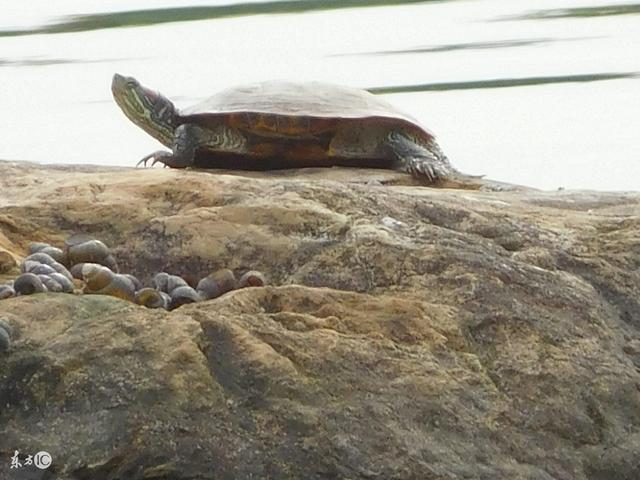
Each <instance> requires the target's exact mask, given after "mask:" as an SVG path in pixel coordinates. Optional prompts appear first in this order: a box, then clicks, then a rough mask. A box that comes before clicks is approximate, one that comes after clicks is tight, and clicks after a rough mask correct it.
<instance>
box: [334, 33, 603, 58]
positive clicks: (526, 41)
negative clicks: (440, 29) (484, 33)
mask: <svg viewBox="0 0 640 480" xmlns="http://www.w3.org/2000/svg"><path fill="white" fill-rule="evenodd" d="M597 38H601V37H570V38H522V39H516V40H498V41H494V42H468V43H451V44H445V45H433V46H425V47H414V48H407V49H402V50H378V51H374V52H357V53H337V54H334V55H331V56H332V57H351V56H377V55H405V54H413V53H443V52H452V51H457V50H488V49H493V48H513V47H529V46H532V45H546V44H549V43H553V42H568V41H575V40H579V41H583V40H593V39H597Z"/></svg>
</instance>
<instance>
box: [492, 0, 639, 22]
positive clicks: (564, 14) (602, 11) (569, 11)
mask: <svg viewBox="0 0 640 480" xmlns="http://www.w3.org/2000/svg"><path fill="white" fill-rule="evenodd" d="M638 13H640V4H639V3H635V4H633V3H632V4H629V3H626V4H620V5H604V6H598V7H575V8H552V9H548V10H538V11H537V12H532V13H527V14H526V15H518V16H513V17H505V18H500V19H498V20H554V19H556V18H591V17H606V16H611V15H633V14H638Z"/></svg>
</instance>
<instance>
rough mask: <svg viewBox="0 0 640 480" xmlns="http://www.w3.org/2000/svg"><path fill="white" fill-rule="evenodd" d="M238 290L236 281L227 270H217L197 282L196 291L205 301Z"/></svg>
mask: <svg viewBox="0 0 640 480" xmlns="http://www.w3.org/2000/svg"><path fill="white" fill-rule="evenodd" d="M236 288H238V281H237V280H236V277H235V275H234V274H233V272H232V271H231V270H229V269H226V268H225V269H223V270H218V271H217V272H213V273H210V274H209V275H207V276H206V277H204V278H203V279H202V280H200V281H199V282H198V286H197V287H196V290H197V291H198V293H199V294H200V295H201V296H202V298H204V299H206V300H210V299H212V298H217V297H219V296H220V295H222V294H224V293H227V292H229V291H231V290H235V289H236Z"/></svg>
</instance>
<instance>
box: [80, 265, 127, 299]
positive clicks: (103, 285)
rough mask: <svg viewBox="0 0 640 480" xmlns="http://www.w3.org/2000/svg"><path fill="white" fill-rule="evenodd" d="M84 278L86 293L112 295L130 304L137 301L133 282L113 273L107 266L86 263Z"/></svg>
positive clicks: (83, 272)
mask: <svg viewBox="0 0 640 480" xmlns="http://www.w3.org/2000/svg"><path fill="white" fill-rule="evenodd" d="M82 277H83V279H84V281H85V283H86V285H85V287H84V290H83V291H84V293H93V294H99V295H111V296H112V297H118V298H122V299H123V300H129V301H130V302H133V301H134V300H135V287H134V285H133V282H132V281H131V280H130V279H129V278H127V277H126V276H125V275H120V274H119V273H113V272H112V271H111V270H109V269H108V268H107V267H105V266H102V265H94V264H90V263H85V264H84V266H83V269H82Z"/></svg>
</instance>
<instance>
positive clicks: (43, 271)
mask: <svg viewBox="0 0 640 480" xmlns="http://www.w3.org/2000/svg"><path fill="white" fill-rule="evenodd" d="M24 273H35V274H36V275H49V274H50V273H56V270H55V268H53V267H50V266H49V265H45V264H44V263H36V262H29V261H27V262H25V263H24Z"/></svg>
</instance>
